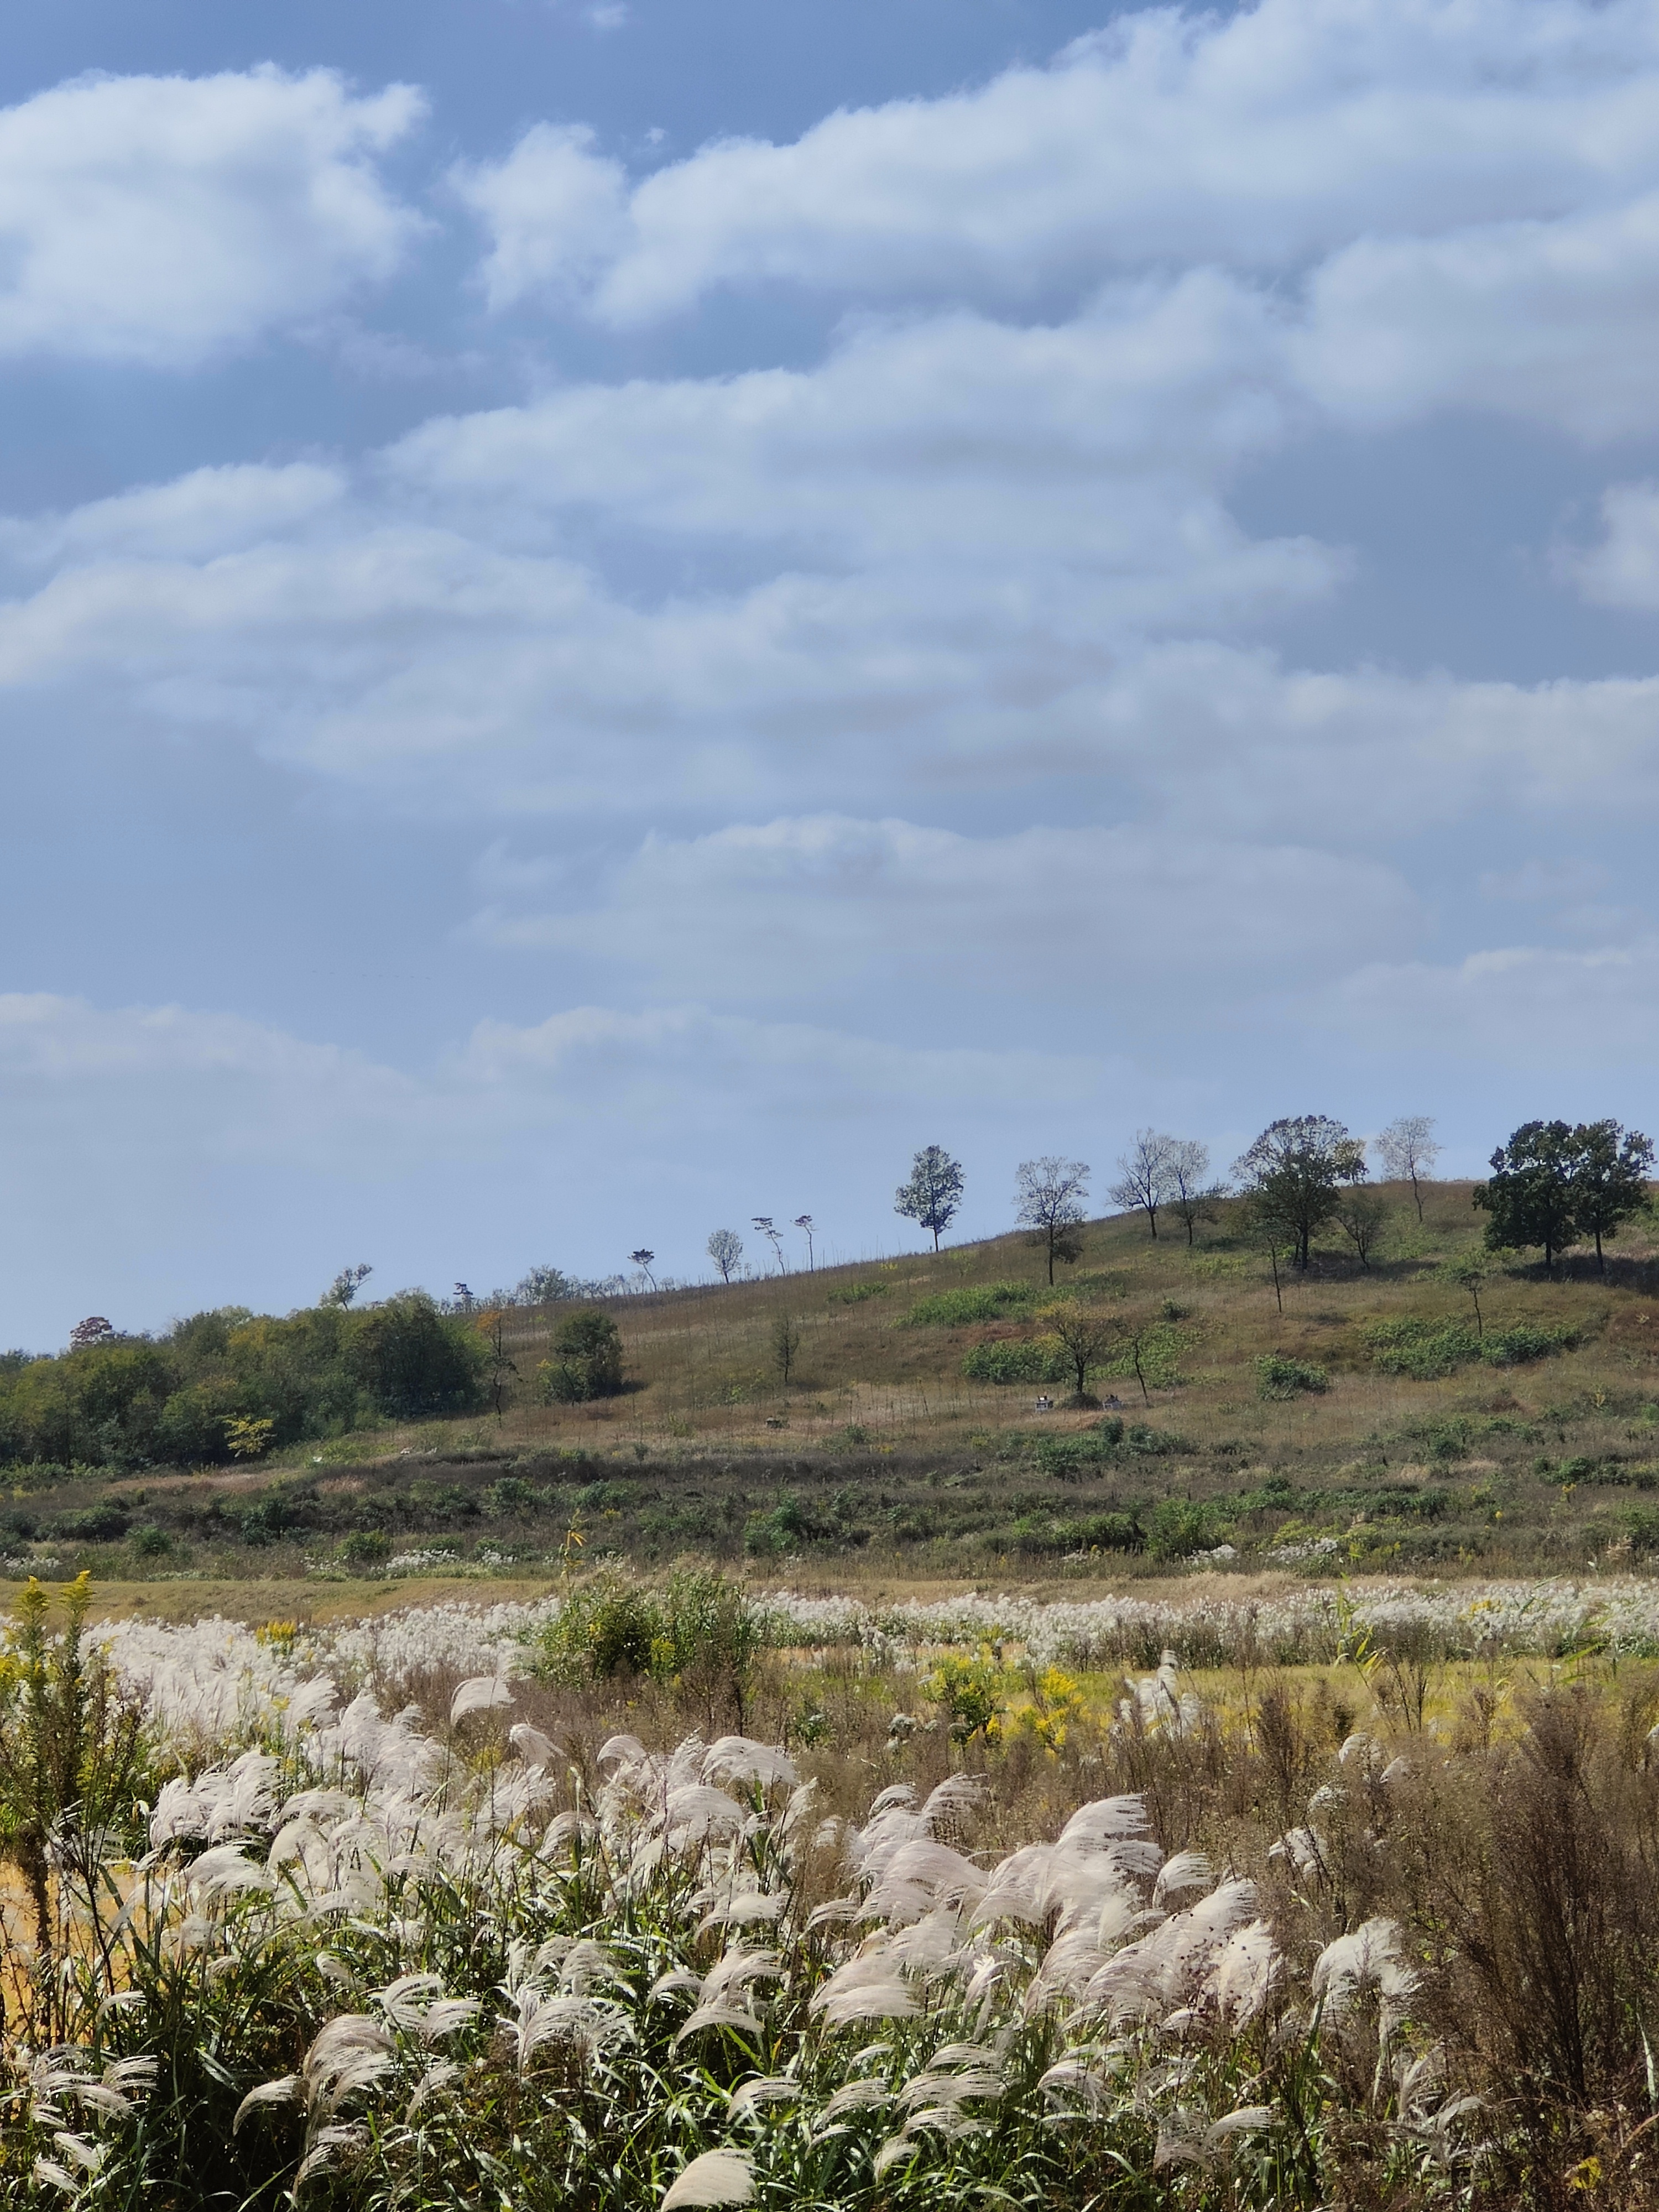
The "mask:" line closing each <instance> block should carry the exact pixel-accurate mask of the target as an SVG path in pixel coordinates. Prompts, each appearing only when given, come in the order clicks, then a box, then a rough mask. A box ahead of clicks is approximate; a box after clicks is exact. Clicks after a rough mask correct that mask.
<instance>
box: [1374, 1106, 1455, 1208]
mask: <svg viewBox="0 0 1659 2212" xmlns="http://www.w3.org/2000/svg"><path fill="white" fill-rule="evenodd" d="M1376 1150H1377V1157H1378V1158H1380V1159H1381V1160H1382V1163H1383V1170H1384V1171H1385V1173H1386V1174H1387V1176H1388V1177H1389V1182H1408V1183H1409V1184H1410V1185H1411V1187H1412V1196H1413V1198H1414V1199H1415V1200H1417V1218H1418V1219H1419V1221H1420V1220H1421V1219H1422V1218H1423V1193H1422V1190H1421V1189H1420V1188H1419V1181H1418V1179H1419V1176H1420V1177H1421V1178H1422V1179H1423V1181H1424V1182H1427V1181H1428V1180H1429V1179H1430V1178H1431V1176H1432V1175H1433V1173H1434V1164H1435V1162H1436V1161H1437V1159H1438V1158H1439V1157H1440V1153H1441V1150H1442V1147H1441V1146H1439V1145H1437V1143H1436V1142H1435V1138H1434V1116H1433V1115H1432V1114H1401V1115H1398V1116H1397V1117H1396V1118H1395V1120H1394V1121H1390V1122H1389V1126H1388V1127H1387V1128H1386V1129H1384V1130H1383V1133H1382V1135H1381V1136H1380V1137H1378V1139H1376Z"/></svg>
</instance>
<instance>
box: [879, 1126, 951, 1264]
mask: <svg viewBox="0 0 1659 2212" xmlns="http://www.w3.org/2000/svg"><path fill="white" fill-rule="evenodd" d="M962 1192H963V1172H962V1163H961V1161H960V1160H953V1159H952V1158H951V1155H950V1154H949V1152H946V1151H945V1147H944V1146H943V1145H924V1146H922V1148H921V1151H920V1152H918V1153H917V1154H916V1156H915V1158H914V1159H913V1160H912V1161H911V1163H910V1180H909V1181H908V1182H902V1183H901V1184H900V1185H899V1187H898V1188H897V1190H896V1192H895V1193H894V1194H893V1211H894V1212H895V1213H902V1215H903V1216H904V1217H905V1218H906V1219H907V1220H909V1221H914V1222H916V1223H918V1224H919V1225H921V1227H922V1228H923V1229H927V1230H930V1231H932V1233H933V1249H934V1251H935V1252H937V1251H938V1249H939V1238H940V1237H941V1236H942V1235H943V1234H944V1232H945V1230H947V1229H948V1228H949V1227H950V1225H951V1223H952V1222H953V1221H954V1220H955V1219H956V1218H957V1209H958V1208H959V1207H960V1206H961V1204H962Z"/></svg>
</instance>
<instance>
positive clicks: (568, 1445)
mask: <svg viewBox="0 0 1659 2212" xmlns="http://www.w3.org/2000/svg"><path fill="white" fill-rule="evenodd" d="M1389 1197H1390V1199H1391V1200H1392V1201H1393V1211H1392V1214H1391V1217H1390V1221H1389V1232H1388V1235H1387V1237H1385V1240H1384V1243H1383V1249H1382V1251H1381V1253H1380V1255H1377V1256H1376V1258H1375V1259H1374V1261H1373V1262H1372V1264H1371V1266H1370V1267H1361V1266H1360V1265H1359V1264H1358V1261H1356V1260H1355V1259H1354V1258H1353V1256H1352V1254H1351V1253H1349V1252H1346V1251H1344V1250H1342V1249H1338V1248H1337V1247H1335V1246H1334V1245H1333V1246H1329V1247H1328V1248H1327V1249H1322V1250H1319V1251H1316V1254H1315V1257H1314V1262H1313V1265H1312V1266H1311V1267H1310V1270H1309V1272H1308V1273H1307V1275H1306V1277H1305V1278H1303V1277H1293V1276H1292V1277H1286V1278H1285V1279H1284V1280H1283V1283H1282V1285H1281V1292H1280V1294H1279V1296H1276V1294H1275V1291H1274V1287H1273V1282H1272V1280H1271V1279H1270V1276H1269V1273H1268V1268H1267V1262H1266V1261H1264V1260H1263V1259H1262V1258H1261V1255H1259V1254H1257V1253H1255V1252H1254V1251H1253V1250H1251V1249H1249V1247H1248V1246H1246V1245H1245V1244H1244V1243H1243V1242H1242V1240H1241V1238H1240V1237H1239V1235H1238V1225H1237V1222H1236V1221H1235V1220H1233V1219H1231V1218H1228V1217H1227V1215H1226V1214H1225V1212H1224V1216H1223V1218H1221V1219H1220V1220H1219V1221H1218V1222H1217V1223H1216V1224H1214V1225H1212V1227H1211V1228H1210V1229H1209V1230H1208V1231H1200V1236H1199V1239H1198V1241H1197V1242H1196V1243H1194V1245H1193V1246H1192V1247H1191V1248H1189V1247H1188V1244H1187V1243H1186V1242H1185V1240H1184V1237H1171V1236H1170V1235H1169V1234H1168V1233H1167V1231H1166V1233H1165V1234H1164V1235H1162V1236H1160V1237H1158V1239H1157V1240H1156V1241H1153V1240H1152V1239H1151V1238H1150V1237H1148V1235H1147V1233H1146V1224H1145V1222H1144V1221H1143V1220H1140V1219H1139V1218H1115V1219H1112V1220H1108V1221H1104V1222H1098V1223H1095V1224H1092V1225H1090V1227H1089V1228H1088V1229H1087V1231H1086V1232H1085V1238H1084V1250H1083V1254H1082V1256H1081V1258H1080V1260H1079V1262H1078V1263H1077V1265H1076V1266H1075V1267H1070V1268H1062V1269H1061V1270H1060V1280H1059V1282H1058V1283H1057V1285H1056V1287H1055V1290H1054V1292H1050V1291H1049V1289H1048V1284H1047V1281H1046V1279H1045V1277H1044V1274H1043V1269H1042V1255H1041V1254H1040V1253H1039V1252H1037V1251H1035V1250H1034V1249H1032V1247H1031V1246H1030V1243H1029V1242H1027V1241H1026V1240H1025V1239H1024V1238H1023V1237H1018V1236H1016V1237H1003V1238H999V1239H995V1240H992V1241H990V1242H987V1243H980V1244H975V1245H969V1246H964V1247H961V1248H958V1249H951V1250H947V1251H945V1252H944V1253H942V1254H940V1255H938V1256H937V1257H935V1256H934V1255H932V1254H927V1255H916V1256H915V1258H908V1259H899V1260H890V1261H881V1262H873V1263H868V1264H865V1265H861V1266H856V1267H842V1268H836V1269H824V1270H820V1271H818V1272H817V1273H811V1274H792V1275H788V1276H782V1277H777V1276H775V1277H772V1278H770V1279H766V1280H760V1281H751V1282H745V1283H742V1284H737V1285H732V1286H730V1287H729V1288H727V1287H716V1288H710V1289H704V1290H696V1291H674V1292H665V1293H663V1294H660V1295H653V1296H642V1297H635V1298H628V1299H623V1300H618V1301H616V1302H613V1304H611V1307H610V1308H609V1310H610V1312H611V1315H612V1316H613V1317H614V1318H615V1319H616V1321H617V1324H618V1326H619V1328H620V1330H621V1334H622V1337H623V1346H624V1355H625V1376H626V1383H625V1388H624V1389H623V1392H622V1393H621V1394H620V1395H617V1396H613V1397H609V1398H603V1399H600V1400H598V1401H594V1402H592V1403H590V1404H586V1405H569V1406H556V1405H547V1404H543V1403H541V1402H538V1399H539V1390H538V1369H539V1367H540V1365H541V1363H542V1362H543V1361H544V1359H546V1358H547V1357H548V1355H549V1353H550V1349H551V1346H552V1342H553V1338H554V1334H555V1332H556V1328H557V1327H558V1326H559V1324H560V1322H562V1320H563V1319H565V1318H567V1317H568V1309H567V1308H561V1307H552V1308H545V1309H535V1310H512V1311H510V1312H509V1313H508V1314H507V1316H506V1319H505V1323H504V1335H505V1348H506V1351H507V1355H508V1356H509V1357H510V1358H511V1360H512V1362H513V1372H511V1373H510V1374H508V1375H507V1376H506V1377H505V1385H506V1388H505V1401H504V1404H503V1407H502V1411H501V1413H500V1415H499V1416H495V1415H493V1414H490V1415H484V1416H482V1417H480V1416H477V1415H474V1416H471V1417H468V1418H467V1419H464V1420H452V1421H444V1422H428V1423H423V1424H421V1425H410V1426H407V1427H404V1428H382V1429H380V1430H377V1431H368V1432H362V1433H358V1434H355V1435H351V1436H346V1437H337V1438H334V1439H331V1440H330V1441H328V1442H326V1443H312V1444H306V1445H302V1446H296V1447H295V1448H293V1449H290V1450H289V1451H288V1452H287V1453H286V1454H283V1455H279V1456H278V1458H277V1459H276V1461H275V1462H264V1463H262V1464H260V1465H259V1466H257V1467H255V1468H249V1469H246V1470H243V1471H240V1472H237V1473H225V1472H223V1471H219V1472H189V1471H180V1472H179V1473H171V1472H167V1471H161V1470H156V1471H145V1472H144V1473H143V1474H125V1475H115V1474H108V1475H106V1474H104V1473H102V1472H100V1471H97V1470H83V1469H77V1470H76V1472H75V1475H74V1478H73V1480H70V1481H67V1482H65V1481H64V1480H46V1481H44V1482H38V1481H37V1480H35V1479H34V1478H26V1479H25V1480H21V1481H20V1482H19V1483H18V1485H17V1486H15V1489H14V1492H13V1496H12V1498H11V1500H10V1504H9V1511H8V1513H7V1514H6V1515H5V1516H0V1519H3V1522H4V1523H5V1525H6V1527H7V1528H8V1529H9V1533H7V1534H4V1536H3V1541H4V1543H5V1547H6V1551H7V1553H8V1558H9V1571H10V1572H11V1573H13V1574H17V1573H20V1572H23V1571H27V1570H28V1569H29V1568H30V1567H31V1566H39V1567H40V1569H41V1571H50V1572H52V1573H58V1572H66V1571H70V1570H71V1569H72V1568H75V1567H78V1566H80V1565H92V1566H94V1568H95V1569H96V1570H97V1571H99V1572H100V1573H101V1574H104V1575H109V1574H112V1573H125V1574H129V1575H131V1574H132V1573H133V1572H134V1571H135V1570H137V1571H142V1572H147V1573H149V1574H152V1575H160V1576H167V1575H173V1576H176V1575H181V1574H183V1575H190V1576H200V1575H204V1574H215V1575H220V1574H238V1575H242V1576H246V1574H248V1573H249V1572H250V1571H255V1572H258V1573H260V1574H272V1573H275V1574H277V1575H283V1574H287V1575H302V1574H307V1573H308V1574H310V1575H312V1576H313V1577H315V1576H317V1575H319V1574H323V1575H331V1574H341V1573H344V1574H352V1575H355V1574H360V1573H374V1574H383V1573H385V1572H386V1570H387V1568H388V1565H392V1567H393V1571H397V1572H407V1573H413V1572H416V1571H419V1570H421V1569H422V1568H423V1567H435V1568H438V1569H440V1570H445V1571H458V1570H459V1571H474V1572H482V1573H501V1572H506V1571H513V1570H514V1569H516V1570H517V1571H520V1572H521V1573H522V1572H525V1571H530V1572H534V1571H538V1570H539V1571H547V1569H548V1567H549V1565H550V1563H553V1562H556V1559H557V1558H558V1556H559V1554H560V1552H561V1548H562V1547H566V1546H567V1545H568V1540H569V1538H570V1534H571V1531H573V1530H574V1531H575V1532H576V1533H577V1535H578V1536H579V1537H580V1545H579V1546H577V1545H569V1548H570V1549H571V1550H573V1551H574V1550H577V1549H580V1553H581V1554H582V1556H584V1557H585V1558H587V1559H592V1558H593V1557H594V1556H596V1555H598V1554H600V1553H604V1552H605V1551H614V1552H617V1553H621V1554H624V1555H627V1556H629V1557H633V1558H636V1559H641V1560H643V1561H651V1562H663V1561H666V1560H669V1559H673V1558H675V1557H677V1556H680V1555H683V1554H697V1555H702V1556H714V1557H718V1558H722V1559H748V1560H750V1561H751V1562H754V1563H755V1564H756V1565H757V1566H759V1565H766V1564H768V1563H775V1562H778V1561H781V1560H783V1559H818V1560H820V1561H822V1562H823V1564H824V1565H825V1567H826V1569H827V1568H828V1567H829V1563H830V1562H831V1561H834V1562H836V1571H837V1572H838V1573H842V1574H844V1573H846V1572H849V1571H850V1572H854V1573H856V1572H858V1571H866V1570H879V1571H893V1570H894V1568H895V1567H896V1565H899V1564H901V1563H902V1566H903V1569H904V1571H906V1572H907V1573H909V1574H912V1575H914V1576H916V1577H931V1576H937V1575H951V1574H957V1575H960V1574H969V1575H975V1576H986V1575H991V1574H994V1575H996V1576H999V1577H1007V1576H1009V1575H1010V1574H1012V1573H1015V1572H1022V1573H1026V1574H1042V1575H1044V1576H1050V1575H1055V1574H1060V1575H1066V1576H1082V1577H1088V1576H1091V1575H1098V1574H1103V1573H1108V1572H1109V1574H1110V1575H1111V1576H1112V1577H1115V1578H1116V1579H1121V1577H1123V1576H1124V1575H1126V1574H1133V1573H1142V1572H1153V1571H1157V1572H1160V1573H1168V1572H1169V1571H1170V1570H1171V1567H1172V1566H1176V1565H1178V1563H1180V1562H1182V1561H1188V1562H1190V1561H1193V1560H1194V1559H1196V1560H1198V1561H1199V1562H1200V1564H1202V1563H1203V1559H1204V1555H1205V1554H1212V1555H1215V1554H1219V1555H1220V1557H1221V1559H1225V1556H1226V1555H1225V1551H1224V1548H1223V1547H1231V1549H1232V1553H1233V1554H1234V1555H1235V1556H1234V1558H1233V1559H1231V1561H1229V1562H1228V1563H1229V1564H1231V1565H1235V1566H1237V1568H1241V1569H1243V1568H1246V1567H1261V1568H1271V1569H1274V1570H1278V1569H1282V1568H1286V1567H1288V1568H1290V1569H1291V1570H1292V1571H1322V1572H1324V1573H1329V1572H1330V1571H1332V1570H1333V1569H1334V1568H1336V1567H1342V1566H1346V1567H1349V1568H1352V1569H1355V1570H1364V1569H1370V1570H1373V1571H1375V1570H1377V1569H1384V1568H1400V1569H1405V1568H1409V1569H1411V1570H1413V1571H1425V1570H1429V1571H1452V1572H1458V1571H1480V1572H1486V1573H1490V1572H1492V1571H1493V1570H1494V1569H1495V1568H1502V1567H1503V1566H1504V1565H1514V1566H1515V1567H1516V1568H1517V1569H1520V1568H1522V1567H1524V1568H1528V1569H1534V1568H1539V1567H1549V1568H1553V1569H1561V1570H1570V1571H1582V1570H1583V1569H1584V1568H1585V1567H1586V1566H1587V1565H1589V1563H1591V1562H1596V1563H1599V1564H1601V1565H1614V1564H1619V1565H1631V1564H1632V1563H1634V1564H1637V1565H1639V1564H1640V1563H1641V1562H1642V1560H1643V1559H1644V1557H1645V1556H1646V1555H1647V1553H1649V1551H1650V1549H1652V1550H1659V1495H1656V1496H1654V1497H1653V1498H1651V1499H1650V1498H1649V1496H1648V1493H1649V1492H1659V1260H1656V1256H1655V1244H1654V1239H1653V1237H1652V1236H1651V1234H1650V1232H1649V1231H1646V1230H1645V1229H1644V1231H1642V1232H1641V1233H1640V1234H1639V1235H1638V1236H1636V1237H1632V1238H1630V1239H1628V1240H1627V1241H1626V1242H1625V1243H1621V1244H1620V1245H1619V1246H1617V1247H1615V1248H1613V1250H1612V1251H1610V1253H1609V1257H1608V1264H1607V1272H1606V1273H1605V1275H1598V1274H1597V1273H1596V1272H1595V1265H1594V1261H1593V1260H1586V1259H1583V1258H1575V1260H1574V1261H1573V1262H1572V1263H1571V1266H1570V1267H1568V1269H1566V1270H1565V1272H1563V1273H1558V1275H1557V1277H1556V1278H1555V1279H1551V1280H1547V1279H1543V1278H1542V1276H1541V1274H1540V1273H1539V1272H1538V1270H1536V1269H1535V1268H1532V1267H1518V1266H1517V1267H1512V1268H1508V1269H1505V1268H1494V1270H1493V1271H1492V1273H1491V1275H1490V1277H1489V1279H1488V1280H1487V1282H1486V1285H1485V1286H1484V1288H1482V1289H1481V1290H1480V1319H1479V1323H1478V1324H1477V1320H1476V1314H1475V1309H1474V1301H1473V1300H1472V1298H1471V1297H1470V1296H1469V1294H1468V1291H1466V1290H1465V1289H1464V1288H1462V1287H1460V1286H1459V1285H1458V1284H1457V1283H1456V1282H1455V1281H1453V1280H1451V1279H1449V1277H1448V1275H1447V1273H1446V1272H1445V1263H1446V1262H1447V1261H1449V1260H1453V1259H1455V1257H1456V1256H1457V1255H1460V1254H1463V1253H1468V1252H1473V1251H1474V1250H1476V1249H1478V1248H1479V1243H1480V1226H1481V1218H1480V1216H1479V1215H1478V1214H1476V1213H1475V1212H1474V1211H1473V1209H1472V1208H1471V1206H1470V1204H1469V1187H1468V1185H1467V1184H1440V1185H1437V1186H1435V1187H1433V1188H1431V1190H1430V1191H1429V1193H1428V1194H1427V1202H1426V1206H1425V1218H1424V1220H1423V1222H1422V1223H1421V1224H1420V1225H1419V1222H1418V1219H1417V1217H1416V1213H1415V1211H1414V1209H1413V1207H1412V1206H1411V1204H1410V1201H1409V1194H1405V1193H1401V1192H1399V1191H1391V1192H1389ZM1079 1312H1081V1313H1087V1314H1091V1315H1095V1316H1099V1317H1100V1318H1101V1319H1102V1320H1103V1322H1105V1323H1106V1324H1107V1325H1108V1328H1109V1335H1110V1339H1111V1340H1110V1343H1109V1346H1108V1347H1107V1349H1106V1352H1105V1353H1104V1356H1103V1359H1102V1360H1101V1361H1100V1362H1099V1363H1098V1364H1097V1365H1096V1366H1095V1368H1094V1369H1093V1370H1091V1374H1090V1376H1089V1383H1090V1391H1091V1395H1092V1396H1093V1397H1095V1398H1097V1399H1100V1400H1103V1401H1106V1403H1105V1404H1104V1406H1103V1407H1094V1406H1079V1407H1070V1406H1068V1405H1067V1403H1066V1400H1067V1395H1068V1392H1069V1390H1070V1389H1071V1387H1072V1386H1071V1384H1070V1383H1061V1382H1060V1381H1059V1380H1054V1381H1043V1380H1039V1379H1035V1378H1037V1377H1040V1376H1043V1375H1045V1374H1054V1375H1056V1376H1057V1375H1058V1372H1059V1368H1058V1365H1057V1364H1055V1363H1056V1361H1057V1358H1058V1355H1057V1352H1056V1349H1055V1345H1054V1329H1055V1328H1056V1326H1058V1325H1059V1323H1060V1318H1062V1317H1063V1316H1065V1315H1066V1314H1067V1313H1072V1314H1076V1313H1079ZM781 1324H787V1328H788V1331H789V1334H790V1335H791V1336H792V1337H793V1338H798V1339H799V1342H798V1345H797V1346H795V1347H794V1348H793V1359H792V1370H791V1374H790V1378H789V1381H788V1383H787V1385H786V1384H785V1383H784V1382H783V1381H782V1379H781V1375H780V1373H779V1360H778V1356H777V1355H778V1332H779V1329H780V1326H781ZM1137 1351H1138V1352H1139V1373H1138V1374H1137V1372H1136V1367H1135V1354H1136V1352H1137ZM967 1370H977V1372H976V1373H975V1372H969V1371H967ZM998 1371H1004V1372H1010V1373H1012V1374H1013V1375H1014V1376H1022V1375H1023V1376H1025V1377H1026V1378H1027V1379H1024V1380H1012V1381H1008V1382H1006V1383H998V1382H995V1381H992V1380H987V1379H984V1377H985V1376H986V1374H987V1372H988V1373H993V1374H994V1373H996V1372H998ZM1039 1395H1046V1396H1048V1397H1051V1398H1052V1399H1053V1400H1054V1409H1053V1410H1045V1411H1042V1412H1039V1411H1038V1410H1037V1409H1036V1401H1037V1399H1038V1397H1039ZM1114 1399H1115V1400H1116V1401H1119V1402H1118V1403H1117V1404H1115V1405H1114V1404H1112V1403H1111V1402H1110V1401H1112V1400H1114ZM47 1562H51V1565H50V1566H48V1565H46V1563H47ZM1216 1563H1220V1561H1219V1559H1218V1560H1217V1562H1216Z"/></svg>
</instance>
